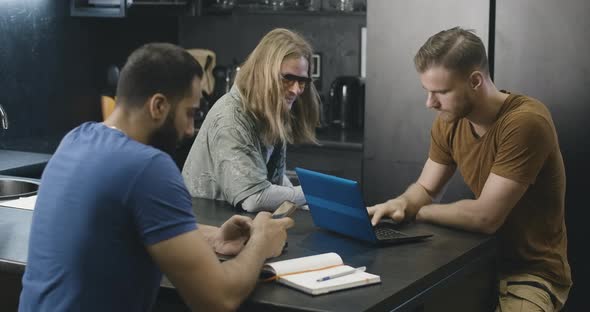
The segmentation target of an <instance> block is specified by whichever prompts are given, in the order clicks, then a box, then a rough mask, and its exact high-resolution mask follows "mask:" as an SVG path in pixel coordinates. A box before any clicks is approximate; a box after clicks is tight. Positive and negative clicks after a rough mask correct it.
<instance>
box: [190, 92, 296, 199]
mask: <svg viewBox="0 0 590 312" xmlns="http://www.w3.org/2000/svg"><path fill="white" fill-rule="evenodd" d="M266 153H267V149H266V147H265V145H264V143H263V142H262V140H261V138H260V133H259V130H258V126H257V124H256V122H255V120H254V117H253V116H252V115H251V114H249V113H248V112H246V111H245V110H244V109H243V108H242V106H241V98H240V94H239V91H238V89H237V88H236V87H235V86H234V87H232V89H231V90H230V92H228V93H227V94H225V95H224V96H222V97H221V98H220V99H219V100H218V101H217V102H215V105H213V107H212V108H211V110H210V111H209V113H208V114H207V117H206V118H205V121H204V122H203V125H202V127H201V128H200V129H199V133H198V134H197V138H196V139H195V141H194V143H193V146H192V147H191V150H190V152H189V154H188V157H187V159H186V162H185V164H184V168H183V169H182V176H183V177H184V182H185V184H186V186H187V188H188V190H189V192H190V194H191V195H192V196H193V197H203V198H210V199H217V200H224V201H227V202H229V203H230V204H232V205H233V206H236V205H238V204H239V203H241V202H242V201H243V200H244V199H246V198H247V197H249V196H250V195H253V194H255V193H257V192H260V191H261V190H264V189H265V188H267V187H269V186H270V185H271V183H272V184H277V185H281V184H282V179H283V174H284V172H285V162H286V144H280V145H278V146H275V147H274V151H273V154H272V155H271V156H270V159H269V161H268V164H267V162H266V158H265V155H266Z"/></svg>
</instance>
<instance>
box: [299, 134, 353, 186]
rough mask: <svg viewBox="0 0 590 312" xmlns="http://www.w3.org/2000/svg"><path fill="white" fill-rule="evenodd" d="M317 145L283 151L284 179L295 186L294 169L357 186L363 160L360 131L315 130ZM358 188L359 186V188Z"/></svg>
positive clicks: (301, 146)
mask: <svg viewBox="0 0 590 312" xmlns="http://www.w3.org/2000/svg"><path fill="white" fill-rule="evenodd" d="M317 139H318V141H319V145H310V144H302V145H289V146H288V147H287V177H289V179H290V180H291V181H292V182H293V183H294V184H296V185H298V184H299V182H298V180H297V176H296V175H295V171H294V170H295V167H301V168H305V169H310V170H314V171H319V172H322V173H326V174H331V175H335V176H338V177H341V178H345V179H350V180H355V181H358V182H359V183H360V182H361V178H362V160H363V132H362V130H343V129H338V128H334V127H330V128H323V129H318V131H317ZM361 185H362V184H361Z"/></svg>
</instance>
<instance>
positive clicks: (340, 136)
mask: <svg viewBox="0 0 590 312" xmlns="http://www.w3.org/2000/svg"><path fill="white" fill-rule="evenodd" d="M316 135H317V139H318V141H319V142H320V146H321V147H329V148H342V149H351V150H359V151H362V149H363V139H364V137H363V130H362V129H341V128H337V127H326V128H318V129H317V130H316Z"/></svg>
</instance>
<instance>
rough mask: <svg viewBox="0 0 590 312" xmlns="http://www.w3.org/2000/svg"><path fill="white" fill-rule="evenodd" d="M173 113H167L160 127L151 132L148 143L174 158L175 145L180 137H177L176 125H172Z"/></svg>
mask: <svg viewBox="0 0 590 312" xmlns="http://www.w3.org/2000/svg"><path fill="white" fill-rule="evenodd" d="M173 115H174V114H173V113H172V112H171V113H169V114H168V117H166V121H165V122H164V124H163V125H162V127H160V128H159V129H158V130H156V131H154V133H152V135H151V137H150V145H151V146H153V147H155V148H157V149H159V150H161V151H162V152H164V153H167V154H168V155H170V157H172V158H173V159H174V156H175V154H176V146H177V145H178V143H179V141H180V138H179V137H178V133H177V132H176V127H175V126H174V118H173V117H172V116H173Z"/></svg>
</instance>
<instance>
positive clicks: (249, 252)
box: [222, 237, 266, 302]
mask: <svg viewBox="0 0 590 312" xmlns="http://www.w3.org/2000/svg"><path fill="white" fill-rule="evenodd" d="M263 250H264V242H262V241H261V240H260V239H256V238H254V237H252V238H251V239H250V241H249V242H248V244H246V246H245V247H244V249H242V251H241V252H240V253H239V254H238V255H237V256H236V257H235V258H234V259H231V260H228V261H225V262H223V263H222V268H223V270H224V271H225V276H226V277H228V279H231V281H232V282H233V283H231V284H233V286H232V287H229V288H228V292H227V293H226V294H225V296H226V297H228V298H232V299H234V300H238V302H242V301H243V300H244V299H245V298H246V297H247V296H248V295H249V294H250V293H251V292H252V290H253V289H254V287H255V286H256V281H257V280H258V277H259V275H260V270H261V268H262V266H263V265H264V261H265V260H266V258H265V257H264V256H263V255H264V254H265V253H264V252H263Z"/></svg>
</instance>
